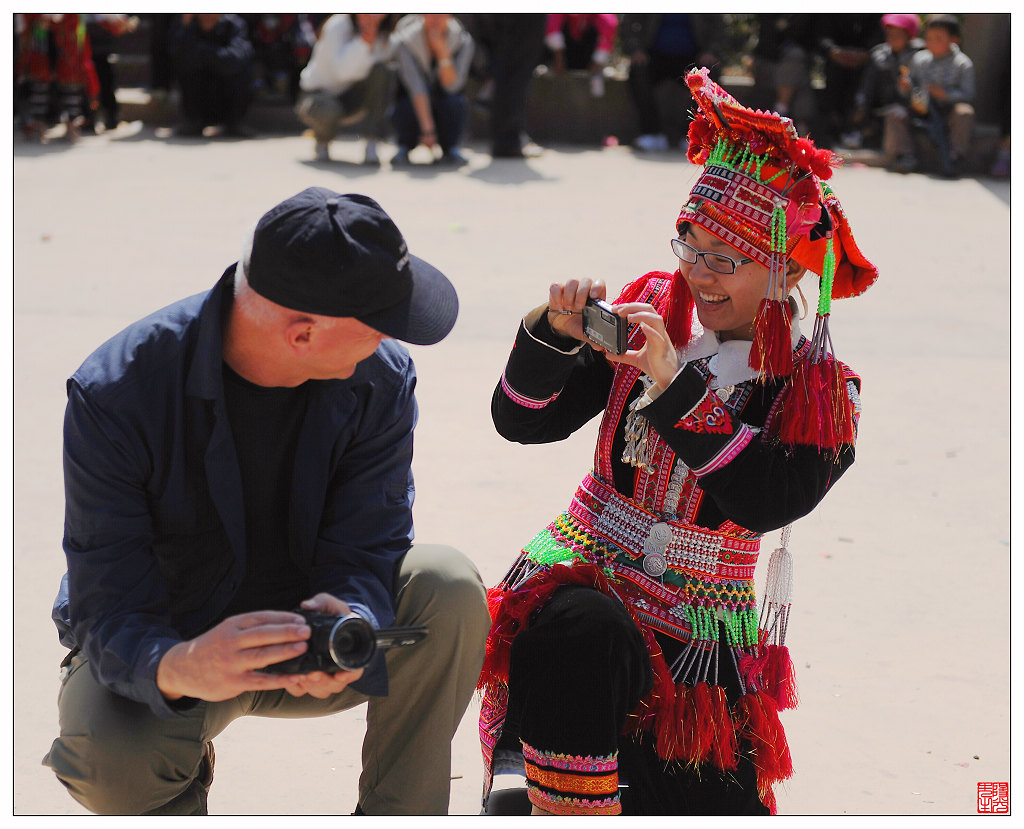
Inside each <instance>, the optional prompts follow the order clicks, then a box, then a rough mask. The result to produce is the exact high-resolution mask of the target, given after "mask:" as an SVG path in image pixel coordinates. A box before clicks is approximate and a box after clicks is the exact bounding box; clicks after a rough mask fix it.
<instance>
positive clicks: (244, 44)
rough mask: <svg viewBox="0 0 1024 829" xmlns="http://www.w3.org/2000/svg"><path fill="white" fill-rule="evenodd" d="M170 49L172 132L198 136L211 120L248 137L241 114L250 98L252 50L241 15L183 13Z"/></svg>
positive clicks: (229, 133) (232, 133)
mask: <svg viewBox="0 0 1024 829" xmlns="http://www.w3.org/2000/svg"><path fill="white" fill-rule="evenodd" d="M171 49H172V54H173V57H174V61H175V67H176V71H177V77H178V83H179V85H180V86H181V118H182V120H181V124H179V125H178V128H177V130H176V134H177V135H182V136H198V135H202V133H203V128H204V127H207V126H212V125H216V126H222V127H223V130H224V135H227V136H231V137H234V138H249V137H251V136H252V132H251V130H249V129H247V128H246V127H244V126H243V125H242V119H243V118H245V115H246V113H247V112H248V111H249V105H250V103H251V102H252V76H251V73H252V62H253V57H254V55H255V52H254V50H253V46H252V42H251V41H250V40H249V33H248V28H247V27H246V25H245V21H243V20H242V18H240V17H238V16H237V15H234V14H183V15H182V16H181V26H180V27H179V28H178V29H177V30H176V31H175V32H174V33H173V35H172V46H171Z"/></svg>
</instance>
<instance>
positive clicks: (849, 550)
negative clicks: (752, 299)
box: [11, 123, 1012, 815]
mask: <svg viewBox="0 0 1024 829" xmlns="http://www.w3.org/2000/svg"><path fill="white" fill-rule="evenodd" d="M312 149H313V148H312V141H311V140H309V139H305V138H302V137H280V136H268V137H261V138H257V139H254V140H248V141H229V140H206V139H202V140H178V139H174V138H170V137H166V136H164V135H162V134H158V133H155V132H154V131H153V130H152V129H149V128H142V127H141V125H140V124H138V123H136V124H134V125H125V126H122V127H120V128H119V129H118V130H117V131H115V132H113V133H109V134H106V135H103V136H98V137H90V138H86V139H83V140H82V141H81V142H79V143H78V144H77V145H75V146H68V145H66V144H64V143H63V142H61V141H53V142H51V143H50V144H48V145H46V146H37V145H36V146H30V145H24V144H19V143H16V144H15V145H14V147H13V155H14V163H13V179H14V202H13V207H14V222H13V236H14V258H13V262H14V289H13V297H14V307H13V311H14V313H13V317H14V320H13V322H14V337H13V346H14V354H13V358H14V359H13V362H14V400H13V411H14V424H13V433H14V441H13V452H14V454H13V466H14V469H13V472H14V476H13V477H14V499H13V515H14V522H13V526H14V532H13V545H14V552H13V557H12V559H11V561H12V563H13V568H12V569H13V576H14V581H13V584H14V589H13V607H14V613H13V625H14V629H13V633H14V662H13V664H14V675H13V679H14V681H13V692H14V699H13V705H14V712H15V716H14V744H13V752H12V756H13V771H14V774H13V812H14V813H15V814H17V815H61V814H81V813H82V812H83V810H82V809H81V808H80V807H79V806H78V805H77V804H76V803H74V802H73V801H72V800H71V798H70V797H69V796H68V795H67V794H66V793H65V792H64V790H63V789H62V787H61V786H60V785H59V784H58V783H57V782H56V781H55V779H54V778H53V776H52V774H51V773H50V772H49V770H47V769H45V768H43V767H42V766H41V765H40V759H41V758H42V756H43V755H44V754H45V752H46V751H47V749H48V748H49V745H50V741H51V740H52V738H53V736H54V733H55V729H56V704H55V702H56V694H57V689H58V676H57V665H58V663H59V661H60V659H61V657H62V655H63V650H62V648H61V647H60V646H59V644H58V642H57V638H56V636H55V633H54V629H53V626H52V624H51V622H50V620H49V613H50V605H51V601H52V599H53V595H54V593H55V591H56V589H57V585H58V581H59V578H60V575H61V573H62V572H63V571H64V560H63V554H62V552H61V547H60V544H61V535H62V509H63V502H62V499H63V493H62V480H61V422H62V416H63V410H64V402H65V395H64V381H65V379H66V378H67V377H68V376H69V375H70V374H71V373H72V372H73V371H74V370H75V369H76V368H77V366H78V365H79V364H80V362H81V361H82V360H83V359H84V358H85V357H86V356H87V355H88V354H89V352H90V351H92V350H93V349H94V348H95V347H96V346H98V345H99V344H100V343H101V342H103V341H104V340H105V339H106V338H108V337H109V336H111V335H113V334H114V333H116V332H117V331H119V330H120V329H121V328H122V327H123V326H125V325H127V324H128V323H130V322H132V321H133V320H135V319H137V318H139V317H141V316H143V315H145V314H146V313H148V312H150V311H151V310H154V309H156V308H158V307H161V306H163V305H165V304H167V303H170V302H172V301H174V300H176V299H178V298H180V297H182V296H185V295H188V294H192V293H195V292H198V291H202V290H205V289H207V288H208V287H209V286H211V285H212V284H213V282H214V281H215V280H216V279H217V278H218V277H219V276H220V274H221V273H222V271H223V269H224V268H225V267H226V266H227V265H229V264H231V263H232V262H233V261H234V260H235V259H236V257H237V253H238V250H239V247H240V244H241V239H242V234H243V230H244V229H245V228H246V227H247V226H248V225H249V224H251V223H252V222H254V221H255V220H256V219H257V218H258V217H259V216H260V215H261V214H262V213H263V212H264V211H265V210H266V209H268V208H269V207H271V206H273V205H274V204H276V203H277V202H279V201H280V200H282V199H284V198H287V197H288V196H291V195H293V194H294V193H296V192H298V191H299V190H301V189H303V188H305V187H307V186H310V185H323V186H327V187H331V188H334V189H336V190H339V191H341V192H361V193H366V194H369V195H371V196H373V197H374V198H376V199H377V200H378V201H379V202H380V203H381V204H382V205H383V206H384V208H385V209H386V210H387V211H388V212H389V213H390V214H391V215H392V216H393V218H394V219H395V221H396V222H397V224H398V226H399V227H400V228H401V229H402V231H403V232H404V234H405V236H406V238H407V240H408V242H409V246H410V248H411V250H412V251H413V252H414V253H416V254H417V255H419V256H421V257H423V258H425V259H426V260H427V261H429V262H431V263H433V264H435V265H437V266H438V267H440V268H441V269H442V270H443V271H445V272H446V273H447V274H448V275H449V277H450V278H451V280H452V281H453V282H454V284H455V285H456V287H457V289H458V291H459V294H460V297H461V302H462V310H461V315H460V318H459V322H458V324H457V325H456V327H455V329H454V331H453V333H452V334H451V336H449V337H448V339H447V340H445V341H444V342H443V343H441V344H439V345H436V346H432V347H429V348H415V349H413V352H414V357H415V359H416V362H417V365H418V369H419V374H420V381H419V387H418V395H419V402H420V405H421V410H422V416H421V421H420V425H419V428H418V430H417V453H416V459H415V474H416V479H417V485H418V487H417V489H418V498H417V502H416V508H415V519H416V526H417V533H418V538H419V539H420V540H422V541H425V542H426V541H436V542H445V543H450V544H453V545H455V546H457V547H459V548H460V549H462V550H463V551H465V552H466V553H467V554H468V555H469V556H471V557H472V558H473V559H474V560H475V562H476V563H477V565H478V566H479V568H480V571H481V573H482V574H483V577H484V580H485V581H486V582H487V584H489V585H490V584H493V583H494V582H496V581H497V580H498V579H499V578H500V577H501V576H502V575H503V573H504V571H505V569H506V568H507V566H508V564H509V563H510V562H511V560H512V558H513V556H514V555H515V553H516V551H517V549H518V548H519V546H520V545H521V544H523V543H524V542H525V541H526V540H528V539H529V538H530V537H531V536H532V535H533V534H534V533H535V532H536V531H537V530H538V529H539V528H541V527H543V526H544V525H545V524H546V523H547V522H548V521H549V520H550V519H551V518H552V517H553V516H554V515H556V514H557V513H558V512H560V511H561V510H562V509H564V508H565V507H566V505H567V504H568V501H569V498H570V497H571V495H572V493H573V492H574V490H575V486H576V484H577V483H578V481H579V479H580V478H581V477H582V475H583V474H584V473H585V472H586V471H587V469H588V468H589V463H590V458H591V454H592V442H593V439H594V433H595V428H596V424H590V425H589V426H588V427H587V428H585V429H583V430H582V432H581V433H578V434H577V435H575V436H574V437H573V438H572V439H570V440H568V441H566V442H564V443H563V444H561V445H549V446H542V447H522V446H518V445H511V444H507V443H505V442H503V441H502V440H501V439H500V438H499V437H498V436H497V435H496V434H495V432H494V430H493V427H492V426H491V423H490V419H489V412H488V403H489V398H490V395H491V391H492V389H493V386H494V384H495V382H496V381H497V379H498V377H499V376H500V373H501V369H502V366H503V364H504V361H505V358H506V356H507V353H508V350H509V348H510V346H511V343H512V338H513V335H514V332H515V329H516V325H517V323H518V320H519V317H520V315H521V314H522V313H523V312H524V311H525V310H527V309H528V308H530V307H532V306H534V305H537V304H539V303H541V302H543V301H545V299H546V294H547V286H548V284H549V283H550V282H552V281H554V280H564V279H566V278H569V277H575V276H583V275H589V276H592V277H600V278H602V279H604V280H606V281H607V282H608V283H609V285H610V286H611V289H612V291H613V292H614V291H615V290H617V289H618V288H619V287H621V286H622V285H623V284H624V283H625V282H626V281H627V280H629V279H631V278H633V277H635V276H637V275H639V274H640V273H642V272H645V271H647V270H653V269H670V268H673V267H674V261H673V258H672V256H671V254H670V250H669V245H668V241H669V238H670V236H671V235H672V233H673V224H674V220H675V217H676V215H677V213H678V210H679V207H680V205H681V203H682V201H683V200H684V198H685V195H686V193H687V192H688V190H689V188H690V186H691V185H692V183H693V181H694V178H695V174H696V172H697V168H695V167H693V166H691V165H690V164H688V163H687V162H686V160H685V158H684V157H683V156H682V155H681V154H678V153H668V154H658V155H650V156H644V155H636V154H634V153H633V152H632V151H630V150H628V149H626V148H607V149H604V150H598V149H587V150H581V149H579V148H573V147H568V146H565V147H555V148H549V149H548V150H547V151H546V152H545V153H544V155H543V156H542V157H540V158H538V159H533V160H529V161H525V162H522V161H509V160H492V159H491V158H490V156H489V155H487V154H486V152H485V148H484V147H482V146H476V147H474V146H471V147H470V148H469V150H468V155H469V157H470V161H471V163H470V164H469V166H468V167H465V168H463V169H461V170H458V171H447V172H442V171H437V170H435V169H433V168H429V167H423V168H415V169H413V170H411V171H402V172H399V171H393V170H391V169H390V168H389V167H388V166H387V165H386V164H385V166H384V167H383V168H382V169H379V170H375V169H368V168H365V167H362V166H360V165H359V164H358V161H359V160H361V158H362V146H361V144H359V143H358V142H356V141H345V142H340V143H338V144H337V145H335V147H334V149H333V151H334V155H335V157H336V159H337V160H336V161H333V162H331V163H314V162H313V161H311V159H312ZM387 149H388V148H386V150H385V158H389V157H390V152H388V151H387ZM832 183H833V184H834V187H835V190H836V192H837V193H838V194H839V196H840V198H841V199H842V200H843V204H844V206H845V207H846V210H847V213H848V215H849V216H850V217H851V221H852V225H853V228H854V231H855V234H856V237H857V240H858V242H859V243H860V246H861V248H862V249H863V250H864V251H865V253H866V254H867V255H868V256H869V258H871V259H872V260H873V261H874V262H875V263H876V264H877V265H878V267H879V269H880V271H881V277H880V279H879V281H878V283H877V284H876V286H875V287H874V288H872V289H871V290H870V291H869V292H867V293H866V294H865V295H864V296H862V297H860V298H858V299H854V300H845V301H841V302H839V303H837V305H836V307H835V308H834V313H833V320H832V332H833V339H834V342H835V347H836V352H837V354H838V356H839V357H840V358H841V359H843V360H844V361H846V362H848V363H849V364H851V365H852V366H853V367H854V368H856V369H857V370H858V371H859V372H861V373H862V375H863V377H864V388H863V401H864V414H863V418H862V420H861V428H860V438H859V443H858V451H857V463H856V465H855V466H854V467H853V468H852V469H851V470H850V472H849V473H847V475H846V476H845V477H844V478H843V480H842V481H841V482H840V483H839V484H837V486H836V487H835V489H834V490H833V491H832V492H831V493H830V495H829V497H828V498H827V499H826V500H825V502H824V503H823V504H822V505H821V506H820V507H819V509H818V510H817V511H816V512H815V513H813V514H812V515H811V516H809V517H807V518H805V519H804V520H802V521H800V522H798V524H797V525H796V526H795V528H794V532H793V539H792V543H791V545H790V546H791V549H792V551H793V553H794V556H795V561H796V598H795V606H794V611H793V616H792V619H791V624H790V641H789V644H790V646H791V649H792V652H793V654H794V657H795V660H796V665H797V672H798V679H799V682H800V690H801V698H802V704H801V707H800V708H798V709H796V710H795V711H792V712H788V713H787V714H786V715H784V722H785V724H786V728H787V730H788V733H789V736H790V741H791V744H792V749H793V756H794V762H795V767H796V774H795V776H794V777H793V778H792V780H791V781H790V782H789V783H788V784H787V785H786V786H784V787H782V788H781V789H780V790H779V792H778V801H779V810H780V813H782V814H790V815H808V814H811V815H843V814H856V815H873V814H879V815H918V814H921V815H946V814H957V815H960V814H963V815H969V814H975V813H976V811H977V802H976V798H977V787H978V786H977V784H978V783H979V782H1004V781H1008V780H1009V773H1010V767H1009V743H1010V730H1009V671H1010V661H1009V656H1010V654H1009V622H1010V614H1009V592H1010V591H1009V553H1010V547H1009V543H1010V542H1009V537H1010V536H1009V497H1008V491H1009V487H1008V484H1009V452H1008V448H1009V406H1008V400H1009V376H1008V374H1009V302H1008V296H1009V290H1008V288H1009V245H1008V243H1007V238H1008V231H1009V227H1010V224H1009V192H1010V188H1009V184H1008V183H1005V182H1001V183H997V182H993V181H989V180H984V179H981V180H977V179H963V180H959V181H944V180H938V179H934V178H930V177H925V176H921V175H911V176H906V177H897V176H894V175H892V174H889V173H886V172H885V171H884V170H881V169H872V168H866V167H856V166H853V167H850V168H848V169H842V170H840V171H838V172H837V173H836V175H835V176H834V179H833V182H832ZM808 287H809V290H808V291H806V292H807V293H808V300H809V302H810V303H811V306H812V308H813V305H814V302H815V298H816V293H815V290H814V287H813V285H810V286H808ZM989 398H991V400H990V399H989ZM974 415H977V416H978V417H980V418H981V420H980V421H979V422H978V423H974V420H973V418H974ZM774 544H775V539H773V538H770V537H769V538H767V539H766V540H765V547H766V550H767V551H770V550H771V549H772V548H773V546H774ZM763 558H764V560H765V561H767V555H765V556H764V557H763ZM758 584H759V586H760V585H761V584H763V570H762V571H761V572H760V574H759V581H758ZM476 711H477V707H476V704H475V703H474V704H473V705H472V706H471V707H470V709H469V711H468V712H467V714H466V717H465V719H464V721H463V724H462V727H461V728H460V730H459V732H458V734H457V736H456V738H455V743H454V762H453V768H452V775H453V784H452V799H451V811H452V813H453V814H462V815H472V814H476V813H478V811H479V794H480V784H481V763H480V757H479V751H478V744H477V739H476ZM363 725H364V721H363V715H362V713H361V712H360V711H353V712H349V713H348V714H342V715H338V716H335V717H332V718H329V719H322V720H309V721H300V722H294V721H289V722H283V721H273V720H255V719H251V720H247V721H240V722H238V723H236V724H235V725H234V726H232V727H231V728H230V729H229V730H228V731H227V732H226V733H225V734H224V735H222V736H221V737H220V738H219V739H218V740H217V742H216V747H217V769H216V780H215V783H214V787H213V790H212V792H211V795H210V808H211V811H212V812H215V813H217V814H221V815H267V814H324V815H326V814H346V813H349V812H351V810H352V808H353V807H354V806H355V792H356V788H355V786H356V777H357V774H358V767H359V743H360V740H361V735H362V729H363ZM1011 794H1012V792H1011Z"/></svg>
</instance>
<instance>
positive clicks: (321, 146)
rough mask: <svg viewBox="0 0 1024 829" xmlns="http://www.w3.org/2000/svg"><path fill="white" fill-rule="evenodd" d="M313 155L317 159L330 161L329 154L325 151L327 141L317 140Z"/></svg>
mask: <svg viewBox="0 0 1024 829" xmlns="http://www.w3.org/2000/svg"><path fill="white" fill-rule="evenodd" d="M313 157H314V159H316V160H317V161H330V160H331V154H330V153H329V152H327V142H326V141H317V142H316V148H315V149H314V150H313Z"/></svg>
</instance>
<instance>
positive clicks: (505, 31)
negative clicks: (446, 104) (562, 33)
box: [473, 14, 547, 158]
mask: <svg viewBox="0 0 1024 829" xmlns="http://www.w3.org/2000/svg"><path fill="white" fill-rule="evenodd" d="M473 25H474V27H475V28H476V29H479V30H480V31H482V32H483V33H484V38H485V40H486V41H487V42H488V43H489V44H490V47H491V64H490V72H491V78H492V79H493V81H494V86H493V90H494V91H493V94H492V96H491V100H490V126H491V155H492V156H493V157H494V158H528V157H532V156H537V155H540V153H541V152H542V151H541V149H540V147H538V146H537V145H536V144H534V143H533V142H532V141H530V140H529V138H527V137H526V103H527V98H528V95H529V91H530V82H531V81H532V80H533V71H534V69H536V68H537V65H538V64H539V63H540V61H541V58H542V57H543V53H544V31H545V29H546V27H547V15H545V14H475V15H473ZM474 37H476V34H475V32H474Z"/></svg>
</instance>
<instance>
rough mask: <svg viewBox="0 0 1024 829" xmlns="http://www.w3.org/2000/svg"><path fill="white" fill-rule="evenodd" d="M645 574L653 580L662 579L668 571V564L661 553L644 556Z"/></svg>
mask: <svg viewBox="0 0 1024 829" xmlns="http://www.w3.org/2000/svg"><path fill="white" fill-rule="evenodd" d="M643 564H644V572H645V573H646V574H647V575H648V576H650V577H651V578H652V579H657V578H661V577H662V576H663V575H665V571H666V570H668V562H667V561H666V560H665V556H663V555H662V554H661V553H648V554H647V555H645V556H644V561H643Z"/></svg>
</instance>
